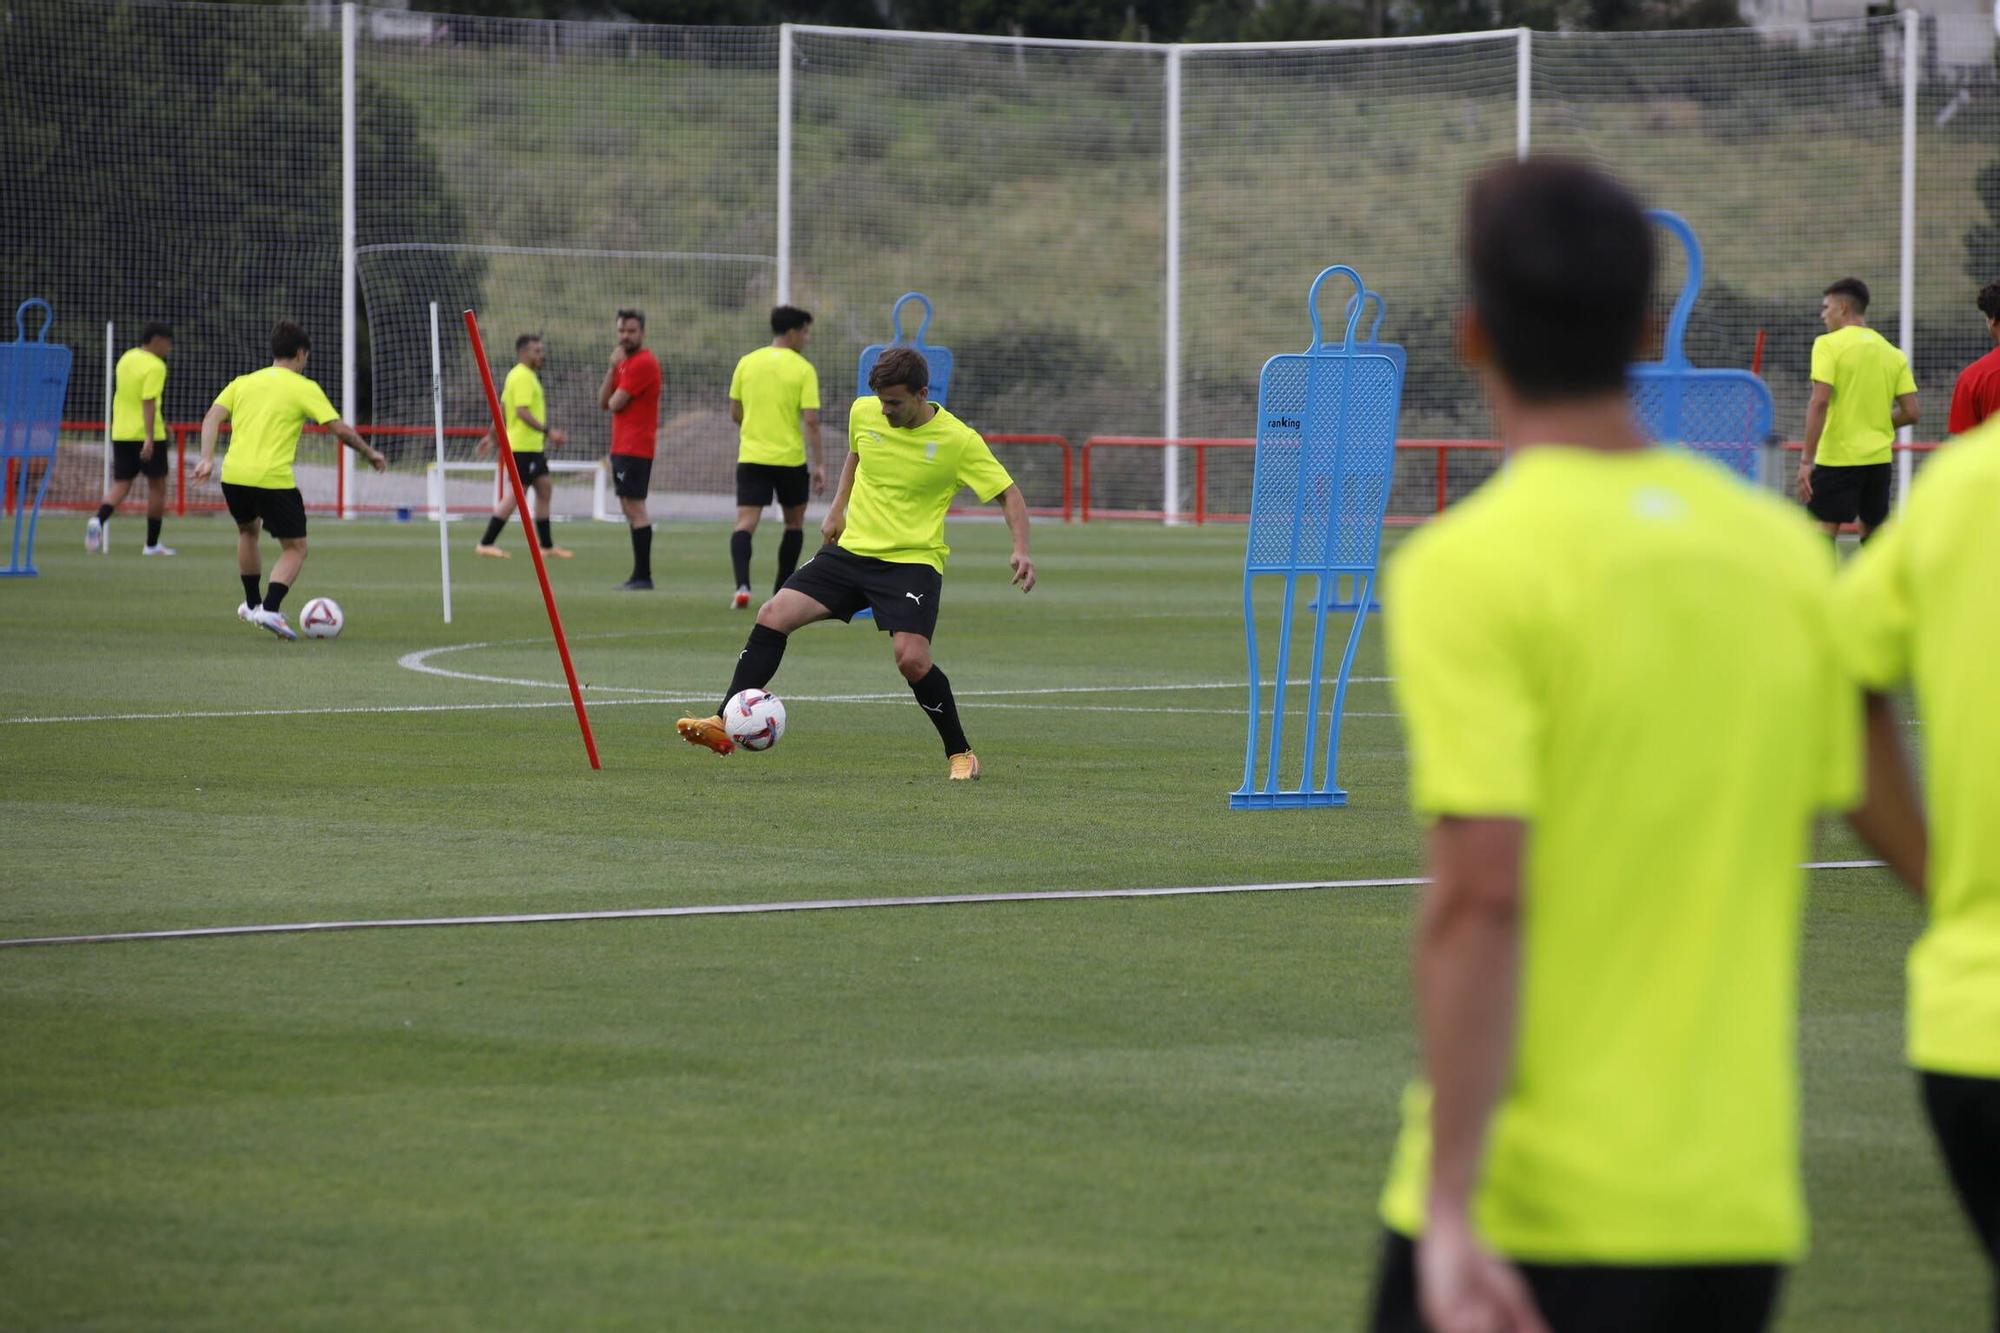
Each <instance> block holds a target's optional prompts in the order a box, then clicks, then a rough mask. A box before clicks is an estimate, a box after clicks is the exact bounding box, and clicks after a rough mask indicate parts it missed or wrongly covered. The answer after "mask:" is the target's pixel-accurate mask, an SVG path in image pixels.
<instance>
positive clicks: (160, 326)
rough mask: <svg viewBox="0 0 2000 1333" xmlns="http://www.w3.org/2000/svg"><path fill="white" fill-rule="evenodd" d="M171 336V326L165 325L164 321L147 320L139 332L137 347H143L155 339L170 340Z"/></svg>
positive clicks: (172, 330) (172, 333) (172, 328)
mask: <svg viewBox="0 0 2000 1333" xmlns="http://www.w3.org/2000/svg"><path fill="white" fill-rule="evenodd" d="M173 336H174V326H173V325H171V324H169V323H167V321H165V320H164V319H155V320H149V321H147V324H146V327H145V328H143V329H140V330H139V346H141V347H144V346H145V345H146V344H147V343H149V342H151V341H153V339H155V338H171V337H173Z"/></svg>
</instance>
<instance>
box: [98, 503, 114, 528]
mask: <svg viewBox="0 0 2000 1333" xmlns="http://www.w3.org/2000/svg"><path fill="white" fill-rule="evenodd" d="M115 512H116V507H115V506H113V505H107V504H100V505H98V506H97V521H98V522H99V523H106V522H109V521H110V519H111V515H112V514H113V513H115Z"/></svg>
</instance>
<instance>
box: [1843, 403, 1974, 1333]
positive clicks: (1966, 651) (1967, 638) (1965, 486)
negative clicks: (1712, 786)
mask: <svg viewBox="0 0 2000 1333" xmlns="http://www.w3.org/2000/svg"><path fill="white" fill-rule="evenodd" d="M1996 495H2000V421H1989V422H1988V423H1986V425H1984V426H1982V427H1980V428H1978V429H1976V430H1973V431H1971V432H1970V433H1968V434H1966V435H1963V436H1960V437H1959V438H1958V439H1957V440H1955V441H1954V442H1953V443H1952V444H1951V445H1950V446H1949V447H1948V448H1946V449H1944V450H1942V451H1940V452H1939V453H1938V454H1937V455H1936V456H1935V457H1934V458H1933V459H1932V460H1931V461H1930V462H1929V463H1927V464H1925V465H1924V470H1923V473H1922V474H1921V475H1920V476H1919V477H1918V478H1917V483H1916V485H1915V486H1913V487H1911V488H1910V501H1909V504H1908V505H1906V506H1905V507H1904V509H1903V512H1902V513H1901V514H1900V515H1898V516H1897V517H1896V519H1895V520H1894V521H1893V522H1891V523H1889V524H1888V525H1887V526H1886V527H1885V528H1884V529H1883V530H1882V534H1881V535H1880V536H1879V537H1877V538H1876V539H1875V540H1874V541H1873V542H1871V543H1870V544H1869V546H1868V549H1867V550H1865V551H1863V552H1862V553H1861V554H1860V555H1858V556H1856V557H1855V558H1854V559H1853V560H1852V561H1851V562H1849V564H1848V567H1847V570H1846V572H1845V573H1844V574H1843V576H1842V578H1841V581H1840V587H1839V590H1838V592H1837V593H1836V601H1835V609H1836V610H1837V611H1838V612H1839V613H1840V623H1841V626H1842V631H1843V632H1842V634H1841V638H1840V644H1841V647H1842V649H1843V650H1844V651H1845V653H1846V657H1847V661H1848V664H1849V665H1850V666H1851V667H1852V668H1853V670H1854V673H1855V675H1856V676H1857V677H1858V678H1859V679H1860V681H1861V682H1862V684H1863V685H1864V686H1865V687H1866V688H1867V689H1869V690H1870V691H1872V692H1873V693H1871V694H1870V696H1869V700H1868V739H1869V783H1868V802H1867V804H1866V805H1865V806H1864V807H1863V808H1862V809H1861V810H1860V811H1858V812H1857V813H1856V815H1855V816H1854V821H1853V822H1854V825H1855V827H1856V828H1857V829H1858V830H1859V831H1860V832H1861V834H1862V835H1863V836H1864V837H1865V838H1866V839H1867V840H1868V841H1869V843H1870V844H1871V845H1872V846H1874V847H1875V849H1876V850H1877V851H1879V852H1880V853H1881V854H1882V857H1883V859H1884V860H1886V861H1888V863H1889V864H1890V865H1891V866H1893V867H1894V868H1895V869H1896V870H1897V872H1898V873H1899V874H1901V875H1902V876H1903V878H1904V880H1905V882H1907V883H1908V884H1909V885H1910V886H1911V887H1912V888H1913V889H1914V890H1915V891H1916V892H1917V893H1918V895H1919V896H1920V897H1927V898H1928V899H1929V905H1930V921H1929V923H1928V925H1927V926H1926V927H1925V930H1924V934H1923V937H1922V938H1921V939H1919V940H1918V941H1917V943H1916V946H1915V947H1914V948H1912V949H1911V950H1910V961H1909V1018H1908V1042H1909V1057H1910V1063H1911V1064H1912V1065H1913V1066H1915V1067H1916V1070H1917V1074H1918V1077H1919V1080H1920V1082H1921V1085H1922V1090H1923V1098H1924V1107H1925V1110H1926V1111H1927V1112H1928V1114H1929V1117H1930V1122H1931V1129H1932V1131H1933V1132H1934V1133H1935V1134H1936V1136H1937V1141H1938V1147H1939V1150H1940V1151H1941V1153H1942V1155H1943V1157H1944V1160H1945V1166H1946V1168H1947V1169H1948V1170H1949V1171H1950V1173H1951V1179H1952V1184H1953V1186H1954V1187H1955V1188H1956V1190H1957V1193H1958V1198H1959V1202H1960V1203H1961V1204H1962V1205H1964V1208H1965V1212H1966V1216H1967V1218H1968V1219H1970V1221H1971V1222H1972V1225H1973V1230H1974V1231H1975V1233H1977V1235H1978V1237H1979V1242H1980V1247H1981V1249H1982V1250H1983V1251H1984V1252H1985V1255H1986V1259H1987V1262H1988V1263H1989V1264H1990V1265H1991V1266H1992V1270H1993V1279H1994V1284H1995V1285H1994V1292H1995V1309H1994V1318H1995V1320H1996V1325H1995V1326H1996V1327H2000V820H1996V819H1995V818H1994V814H1995V811H1996V809H2000V758H1996V757H2000V674H1996V667H1995V663H1996V662H2000V617H1996V616H1995V615H1994V614H1993V589H1994V587H1995V586H2000V529H1996V527H1995V526H1994V522H1993V499H1994V496H1996ZM1905 683H1908V684H1910V685H1913V686H1914V687H1915V694H1916V699H1917V710H1918V712H1919V713H1920V714H1921V715H1922V718H1923V722H1924V731H1923V735H1924V769H1925V779H1926V781H1925V783H1924V789H1925V792H1926V793H1927V795H1928V798H1929V801H1930V828H1929V830H1928V838H1926V830H1925V827H1924V819H1923V813H1922V810H1921V808H1920V807H1919V805H1918V801H1917V796H1916V792H1915V789H1914V783H1912V781H1911V779H1910V775H1909V770H1908V767H1907V764H1906V762H1905V760H1904V757H1903V744H1902V739H1901V736H1900V734H1899V731H1898V727H1897V724H1896V719H1895V715H1894V712H1893V710H1892V709H1891V706H1890V704H1889V701H1888V699H1887V697H1886V695H1887V692H1888V691H1890V690H1893V689H1896V688H1898V687H1900V686H1902V685H1904V684H1905Z"/></svg>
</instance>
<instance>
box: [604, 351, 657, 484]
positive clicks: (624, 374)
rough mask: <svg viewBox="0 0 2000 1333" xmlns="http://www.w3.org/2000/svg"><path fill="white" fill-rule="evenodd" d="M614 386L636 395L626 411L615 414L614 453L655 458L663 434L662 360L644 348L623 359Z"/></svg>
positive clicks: (612, 441)
mask: <svg viewBox="0 0 2000 1333" xmlns="http://www.w3.org/2000/svg"><path fill="white" fill-rule="evenodd" d="M611 387H612V388H613V389H623V390H624V391H625V392H626V393H629V394H631V395H632V401H631V402H629V403H627V404H625V407H624V409H623V410H622V411H618V412H613V413H612V414H611V452H612V453H614V454H631V455H633V456H634V457H636V458H651V457H652V456H653V440H654V438H655V437H656V436H658V435H659V433H660V363H659V361H658V360H657V359H656V358H655V357H654V356H653V349H652V348H650V347H641V348H640V349H639V350H638V351H636V352H634V353H632V355H630V356H628V357H626V358H625V359H624V360H623V361H621V362H619V364H618V379H617V382H616V383H614V384H613V385H612V386H611Z"/></svg>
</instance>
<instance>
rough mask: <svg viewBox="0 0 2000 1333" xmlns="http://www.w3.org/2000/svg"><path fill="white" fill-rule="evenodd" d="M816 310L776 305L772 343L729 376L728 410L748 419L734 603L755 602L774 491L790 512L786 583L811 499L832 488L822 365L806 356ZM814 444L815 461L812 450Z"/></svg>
mask: <svg viewBox="0 0 2000 1333" xmlns="http://www.w3.org/2000/svg"><path fill="white" fill-rule="evenodd" d="M811 340H812V314H811V313H810V312H809V311H805V310H801V309H799V308H798V307H797V306H789V305H781V306H779V307H778V308H777V309H775V310H773V311H772V312H771V344H770V346H768V347H759V348H758V349H757V350H756V351H754V352H750V353H748V354H747V355H745V356H744V357H743V359H742V360H740V361H738V362H737V363H736V369H735V371H734V372H733V373H732V374H731V375H730V377H729V415H730V418H731V420H733V421H735V422H736V424H737V425H739V426H741V427H742V439H741V442H740V444H739V445H738V448H737V455H736V530H735V531H734V532H732V533H730V534H729V563H730V566H731V570H732V572H733V573H734V574H735V575H736V591H735V593H734V594H733V595H732V596H731V597H730V605H731V606H733V607H735V608H736V609H737V610H739V611H740V610H742V609H743V608H744V607H746V606H748V605H750V542H751V536H752V534H753V533H755V532H756V531H757V520H758V519H759V518H761V517H762V516H763V513H764V508H765V506H767V505H769V504H770V503H771V501H772V500H773V499H776V500H777V502H778V509H779V512H781V513H782V514H783V515H784V518H785V535H784V536H782V537H780V538H779V539H778V580H777V582H776V583H775V584H774V585H772V589H771V590H772V591H773V592H776V591H777V590H778V589H780V588H782V587H784V586H785V581H786V580H787V579H789V578H791V576H792V571H793V570H794V569H797V568H798V565H799V550H800V548H801V547H802V546H803V545H804V544H805V539H806V534H805V522H806V499H807V496H808V494H809V493H810V494H817V493H820V492H823V491H825V490H826V464H825V460H824V457H823V455H822V454H821V453H820V445H819V372H818V371H816V370H814V369H813V364H812V362H810V361H808V360H806V358H805V350H806V344H807V343H808V342H810V341H811ZM808 445H810V446H811V449H812V466H811V467H810V468H808V467H807V466H806V450H807V446H808Z"/></svg>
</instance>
